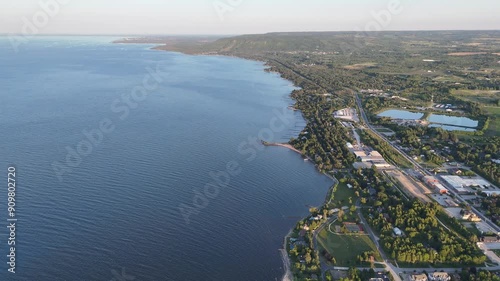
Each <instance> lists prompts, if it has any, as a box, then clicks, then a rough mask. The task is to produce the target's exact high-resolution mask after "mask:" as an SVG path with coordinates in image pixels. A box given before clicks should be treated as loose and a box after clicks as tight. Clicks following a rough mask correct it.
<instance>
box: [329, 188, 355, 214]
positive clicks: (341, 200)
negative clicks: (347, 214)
mask: <svg viewBox="0 0 500 281" xmlns="http://www.w3.org/2000/svg"><path fill="white" fill-rule="evenodd" d="M349 199H351V200H350V201H351V203H349ZM331 203H332V206H335V207H337V208H340V207H343V206H349V207H350V206H351V205H353V204H354V203H356V194H355V192H354V189H350V188H348V187H347V184H346V183H339V185H338V186H337V191H336V192H335V193H334V194H333V200H331Z"/></svg>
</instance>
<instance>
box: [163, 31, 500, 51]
mask: <svg viewBox="0 0 500 281" xmlns="http://www.w3.org/2000/svg"><path fill="white" fill-rule="evenodd" d="M499 36H500V32H499V31H480V32H478V31H405V32H370V33H365V32H290V33H268V34H255V35H242V36H236V37H229V38H221V39H218V40H216V41H205V42H203V44H200V43H201V42H197V44H193V41H192V40H191V41H187V40H186V41H183V40H178V41H177V42H175V43H174V44H167V45H164V46H160V47H158V49H163V50H174V51H182V52H186V53H205V54H207V53H209V54H221V55H237V56H243V57H248V56H262V55H265V54H269V53H284V52H288V53H290V52H314V53H316V52H328V53H343V54H346V53H353V52H354V53H359V54H366V53H367V52H375V51H377V52H378V51H379V50H380V49H382V50H384V52H400V51H402V50H403V49H404V48H405V47H407V46H408V44H407V43H410V42H411V44H412V45H413V48H412V50H413V51H417V50H418V49H422V50H424V49H426V50H427V51H428V47H429V46H428V45H426V44H423V45H422V46H418V42H426V41H431V42H440V43H441V44H443V43H445V44H446V43H449V44H450V46H451V45H452V44H453V42H464V41H465V42H468V41H471V40H472V39H480V38H485V39H486V38H491V37H493V38H498V37H499ZM464 39H465V40H464ZM471 43H473V41H471ZM498 43H500V42H498ZM470 49H471V50H476V49H475V48H473V46H471V48H470ZM453 50H457V49H456V48H453ZM441 51H442V49H441ZM460 51H469V50H468V49H467V48H464V49H460Z"/></svg>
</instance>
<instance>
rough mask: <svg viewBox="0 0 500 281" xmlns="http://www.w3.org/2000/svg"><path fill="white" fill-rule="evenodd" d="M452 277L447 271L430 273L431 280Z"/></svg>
mask: <svg viewBox="0 0 500 281" xmlns="http://www.w3.org/2000/svg"><path fill="white" fill-rule="evenodd" d="M450 280H451V277H450V275H449V274H448V273H447V272H434V273H429V281H450Z"/></svg>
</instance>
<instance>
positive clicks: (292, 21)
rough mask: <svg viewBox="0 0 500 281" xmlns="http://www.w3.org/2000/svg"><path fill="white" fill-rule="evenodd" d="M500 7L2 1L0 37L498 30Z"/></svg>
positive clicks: (465, 2)
mask: <svg viewBox="0 0 500 281" xmlns="http://www.w3.org/2000/svg"><path fill="white" fill-rule="evenodd" d="M499 12H500V1H499V0H475V1H471V0H307V1H306V0H0V33H11V34H26V33H29V34H134V35H135V34H145V35H147V34H150V35H152V34H214V35H215V34H217V35H218V34H253V33H267V32H283V31H373V30H477V29H495V30H499V29H500V16H499Z"/></svg>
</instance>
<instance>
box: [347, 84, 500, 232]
mask: <svg viewBox="0 0 500 281" xmlns="http://www.w3.org/2000/svg"><path fill="white" fill-rule="evenodd" d="M356 101H357V103H358V108H359V112H360V115H361V117H362V119H363V121H364V122H365V125H366V127H367V128H368V129H369V130H370V131H372V132H373V133H374V134H376V135H377V136H378V137H380V138H381V139H382V140H384V141H386V142H387V143H388V144H389V145H391V146H392V147H393V148H394V149H395V150H396V151H398V152H399V153H400V154H401V156H403V157H404V158H406V159H407V160H408V161H410V163H412V164H413V165H414V166H415V169H416V170H418V171H420V172H421V173H423V174H424V175H428V176H434V175H433V174H432V173H431V172H429V171H428V170H426V169H424V168H423V167H422V165H420V163H418V162H417V161H415V160H414V159H413V158H411V157H410V156H408V154H406V152H405V151H403V150H401V149H399V148H398V147H396V146H394V145H392V144H391V142H390V141H389V140H388V139H387V138H386V137H385V136H384V135H382V134H380V133H379V132H377V130H375V129H374V128H373V127H372V125H370V122H369V121H368V118H367V117H366V113H365V110H364V109H363V105H362V103H361V99H360V98H359V94H357V93H356ZM440 182H441V183H442V184H444V185H445V186H447V187H448V191H449V192H450V193H451V194H452V195H454V196H455V198H457V199H458V200H459V201H460V202H462V203H465V204H467V205H469V206H470V207H471V210H472V211H473V212H474V213H475V214H476V215H477V216H479V217H480V218H481V219H482V220H483V221H485V222H486V223H487V224H488V225H489V226H490V227H492V228H493V229H495V230H496V231H497V232H500V227H499V226H498V225H496V224H495V223H493V222H492V221H491V220H490V219H488V218H487V217H486V216H485V215H484V214H483V213H481V212H480V211H478V210H477V209H476V208H474V206H472V205H470V204H469V203H468V202H467V201H465V200H464V199H463V198H462V197H461V196H460V195H459V194H458V193H457V192H455V190H454V188H453V187H452V186H450V185H449V184H448V183H447V182H444V181H441V180H440Z"/></svg>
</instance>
